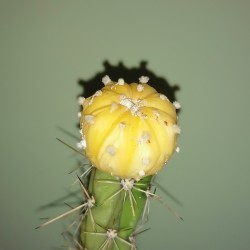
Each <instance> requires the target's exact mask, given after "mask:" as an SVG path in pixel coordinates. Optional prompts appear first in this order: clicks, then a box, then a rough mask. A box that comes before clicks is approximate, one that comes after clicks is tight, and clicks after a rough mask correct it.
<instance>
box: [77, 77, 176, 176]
mask: <svg viewBox="0 0 250 250" xmlns="http://www.w3.org/2000/svg"><path fill="white" fill-rule="evenodd" d="M147 80H148V79H147V78H146V77H144V78H143V77H142V78H140V83H139V84H138V83H131V84H126V83H124V81H123V80H122V79H120V80H119V81H118V82H112V81H111V80H110V79H109V78H108V77H107V78H106V79H104V83H105V86H104V87H103V88H102V89H101V90H99V91H97V92H96V93H95V94H94V95H93V96H91V97H88V98H87V99H85V100H84V98H82V99H81V104H82V105H83V110H82V112H81V134H82V141H81V145H82V146H83V147H84V148H85V151H86V156H87V157H88V158H89V160H90V161H91V163H92V164H93V165H94V166H95V167H96V168H98V169H100V170H103V171H106V172H109V173H111V174H112V175H114V176H118V177H121V178H134V179H136V180H138V179H140V178H142V177H143V176H147V175H153V174H155V173H157V172H158V171H159V170H160V169H161V168H162V167H163V166H164V164H165V163H166V161H168V159H169V158H170V157H171V155H172V154H173V152H174V151H175V149H176V137H177V134H178V133H180V129H179V127H178V126H177V124H176V108H177V106H178V105H173V104H172V103H171V102H170V101H169V100H168V99H167V98H166V96H164V95H162V94H160V93H158V92H157V91H156V90H155V89H154V88H152V87H150V86H149V85H148V84H147V83H146V82H147Z"/></svg>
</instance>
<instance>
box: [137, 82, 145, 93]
mask: <svg viewBox="0 0 250 250" xmlns="http://www.w3.org/2000/svg"><path fill="white" fill-rule="evenodd" d="M143 89H144V86H143V85H142V84H138V85H137V90H138V91H139V92H142V91H143Z"/></svg>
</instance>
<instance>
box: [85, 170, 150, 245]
mask: <svg viewBox="0 0 250 250" xmlns="http://www.w3.org/2000/svg"><path fill="white" fill-rule="evenodd" d="M150 181H151V177H150V176H149V177H145V178H143V179H141V180H140V181H138V182H135V183H134V185H133V187H132V189H131V190H127V191H126V190H124V189H123V186H122V184H121V179H119V178H117V177H114V176H112V175H110V174H109V173H106V172H103V171H100V170H97V169H94V170H93V171H92V173H91V177H90V182H89V187H88V191H89V193H90V195H92V196H93V197H94V199H95V205H94V206H93V207H92V208H89V209H88V212H87V214H86V218H85V220H84V224H83V225H82V228H81V240H82V242H83V244H84V246H85V247H86V249H88V250H97V249H103V250H104V249H105V250H117V249H120V250H129V249H133V248H131V246H132V245H131V241H130V239H129V237H130V236H132V234H133V232H134V231H135V229H136V226H137V225H138V222H139V220H140V219H141V216H142V213H143V211H144V206H145V203H146V199H147V196H146V194H145V191H146V190H148V189H149V187H150ZM138 189H140V190H138ZM142 190H143V191H142ZM108 230H110V231H112V232H117V237H114V238H113V239H112V238H108V236H107V232H108Z"/></svg>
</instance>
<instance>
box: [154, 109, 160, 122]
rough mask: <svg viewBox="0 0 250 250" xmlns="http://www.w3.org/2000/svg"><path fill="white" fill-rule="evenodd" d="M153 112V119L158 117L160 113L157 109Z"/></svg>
mask: <svg viewBox="0 0 250 250" xmlns="http://www.w3.org/2000/svg"><path fill="white" fill-rule="evenodd" d="M153 114H154V115H155V119H156V120H157V119H158V118H159V117H160V113H159V111H157V110H155V109H154V110H153Z"/></svg>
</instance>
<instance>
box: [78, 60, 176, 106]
mask: <svg viewBox="0 0 250 250" xmlns="http://www.w3.org/2000/svg"><path fill="white" fill-rule="evenodd" d="M147 65H148V62H147V61H141V62H140V63H139V66H138V67H133V68H128V67H126V66H125V65H124V63H123V62H122V61H120V62H119V63H118V64H117V65H115V66H114V65H111V64H110V63H109V61H107V60H106V61H104V62H103V66H104V70H103V71H102V72H97V73H96V74H95V75H94V76H93V77H92V78H90V79H88V80H85V79H79V80H78V84H79V85H80V86H81V87H82V93H81V94H80V95H79V96H84V97H89V96H91V95H93V94H94V93H95V92H96V91H97V90H99V89H101V88H102V87H103V83H102V78H103V77H104V76H105V75H108V76H109V77H110V79H111V80H113V81H117V80H118V79H119V78H123V79H124V80H125V82H127V83H132V82H138V79H139V77H141V76H148V77H149V85H150V86H152V87H153V88H155V89H156V90H157V91H158V92H160V93H162V94H164V95H166V96H167V97H168V99H169V100H170V101H172V102H173V101H175V100H176V92H177V91H179V90H180V87H179V86H178V85H173V86H171V85H170V84H169V82H168V81H167V79H165V78H164V77H161V76H157V75H156V74H155V73H154V72H153V71H152V70H150V69H149V68H148V67H147Z"/></svg>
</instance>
